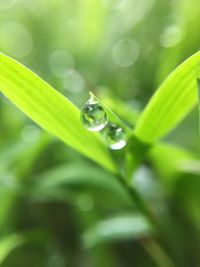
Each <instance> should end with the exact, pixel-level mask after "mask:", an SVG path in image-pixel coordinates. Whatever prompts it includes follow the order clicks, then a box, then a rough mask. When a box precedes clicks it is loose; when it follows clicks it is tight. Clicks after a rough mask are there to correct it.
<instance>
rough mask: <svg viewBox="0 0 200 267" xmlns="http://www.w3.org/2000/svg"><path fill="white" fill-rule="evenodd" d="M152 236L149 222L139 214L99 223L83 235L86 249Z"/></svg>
mask: <svg viewBox="0 0 200 267" xmlns="http://www.w3.org/2000/svg"><path fill="white" fill-rule="evenodd" d="M151 234H152V229H151V226H150V225H149V224H148V221H147V220H146V219H145V218H144V217H143V216H141V215H139V214H127V215H122V214H121V215H120V216H119V215H118V216H117V217H113V218H110V219H107V220H103V221H99V222H98V223H97V224H96V225H94V226H93V227H92V228H90V229H88V230H87V231H86V232H85V234H84V235H83V242H84V245H85V247H86V248H91V247H93V246H96V245H98V244H100V243H107V242H115V241H122V240H134V239H138V238H141V237H147V236H150V235H151Z"/></svg>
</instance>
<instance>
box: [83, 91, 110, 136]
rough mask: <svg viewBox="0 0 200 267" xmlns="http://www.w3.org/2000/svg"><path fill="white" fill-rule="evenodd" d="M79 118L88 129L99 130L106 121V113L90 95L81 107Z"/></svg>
mask: <svg viewBox="0 0 200 267" xmlns="http://www.w3.org/2000/svg"><path fill="white" fill-rule="evenodd" d="M81 120H82V122H83V125H84V126H85V128H87V129H88V130H89V131H93V132H99V131H101V130H102V129H103V128H104V127H105V126H106V124H107V123H108V115H107V113H106V111H105V109H104V108H103V107H102V106H101V105H100V104H99V102H98V101H97V100H95V99H94V97H92V96H91V97H90V99H89V100H88V101H87V102H86V103H85V105H84V106H83V107H82V109H81Z"/></svg>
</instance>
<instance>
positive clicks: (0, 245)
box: [0, 234, 25, 264]
mask: <svg viewBox="0 0 200 267" xmlns="http://www.w3.org/2000/svg"><path fill="white" fill-rule="evenodd" d="M24 242H25V239H24V237H23V236H21V235H19V234H10V235H7V236H5V237H3V238H1V239H0V264H1V263H2V262H3V261H4V260H5V259H6V257H7V256H8V255H9V254H10V253H11V252H12V251H13V250H14V249H15V248H17V247H18V246H20V245H21V244H23V243H24Z"/></svg>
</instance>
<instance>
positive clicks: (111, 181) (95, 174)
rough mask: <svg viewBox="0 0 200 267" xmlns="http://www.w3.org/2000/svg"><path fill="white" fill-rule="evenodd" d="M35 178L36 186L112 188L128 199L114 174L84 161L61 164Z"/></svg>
mask: <svg viewBox="0 0 200 267" xmlns="http://www.w3.org/2000/svg"><path fill="white" fill-rule="evenodd" d="M77 165H78V168H77ZM35 179H37V183H36V188H37V187H39V188H43V189H45V188H46V190H48V189H50V188H54V189H55V188H56V187H63V186H77V187H86V188H97V189H101V190H110V191H111V192H113V193H117V194H118V196H120V197H122V198H123V199H128V196H127V193H126V192H125V190H124V189H123V188H122V187H121V185H120V184H119V183H118V181H117V180H116V178H115V177H114V176H112V175H111V174H108V173H107V172H105V171H102V170H100V169H99V168H96V167H94V166H91V165H87V164H83V163H68V164H66V165H61V166H58V167H56V168H54V169H50V170H49V171H47V172H46V173H44V174H41V175H40V176H38V177H35Z"/></svg>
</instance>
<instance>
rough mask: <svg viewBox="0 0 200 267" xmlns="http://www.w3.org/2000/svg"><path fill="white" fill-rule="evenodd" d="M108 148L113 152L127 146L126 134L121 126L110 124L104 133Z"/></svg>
mask: <svg viewBox="0 0 200 267" xmlns="http://www.w3.org/2000/svg"><path fill="white" fill-rule="evenodd" d="M103 135H104V137H105V140H106V142H107V143H108V146H109V147H110V148H111V149H113V150H118V149H122V148H123V147H125V146H126V132H125V131H124V130H123V129H122V128H121V127H119V126H117V125H116V124H113V123H109V124H108V125H107V127H106V128H105V129H104V131H103Z"/></svg>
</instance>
